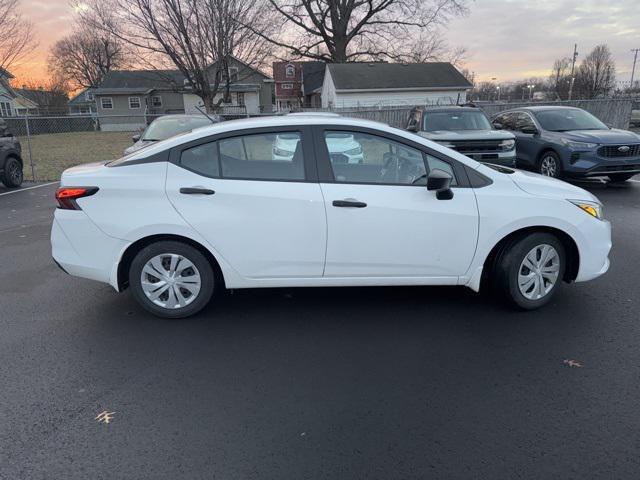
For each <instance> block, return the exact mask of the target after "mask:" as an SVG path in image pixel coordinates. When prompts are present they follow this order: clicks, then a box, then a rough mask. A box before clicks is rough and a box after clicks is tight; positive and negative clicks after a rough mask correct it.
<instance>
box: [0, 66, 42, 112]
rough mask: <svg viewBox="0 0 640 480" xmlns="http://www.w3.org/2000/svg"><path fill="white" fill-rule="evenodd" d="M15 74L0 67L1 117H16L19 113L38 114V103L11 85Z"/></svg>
mask: <svg viewBox="0 0 640 480" xmlns="http://www.w3.org/2000/svg"><path fill="white" fill-rule="evenodd" d="M12 79H13V75H12V74H11V73H10V72H9V71H7V70H5V69H4V68H0V117H15V116H18V115H26V114H30V115H37V114H38V105H37V104H36V103H35V102H33V101H32V100H30V99H28V98H26V97H23V96H22V95H20V93H18V91H17V90H16V89H14V88H13V87H12V86H11V80H12Z"/></svg>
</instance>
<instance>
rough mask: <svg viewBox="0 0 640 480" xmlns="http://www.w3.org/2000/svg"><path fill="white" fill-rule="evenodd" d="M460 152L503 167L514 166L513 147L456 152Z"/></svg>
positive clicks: (514, 154) (514, 152)
mask: <svg viewBox="0 0 640 480" xmlns="http://www.w3.org/2000/svg"><path fill="white" fill-rule="evenodd" d="M458 153H462V155H465V156H467V157H469V158H472V159H474V160H475V161H477V162H483V163H493V164H495V165H502V166H504V167H515V166H516V151H515V149H513V150H509V151H506V152H503V151H499V152H486V151H484V152H458Z"/></svg>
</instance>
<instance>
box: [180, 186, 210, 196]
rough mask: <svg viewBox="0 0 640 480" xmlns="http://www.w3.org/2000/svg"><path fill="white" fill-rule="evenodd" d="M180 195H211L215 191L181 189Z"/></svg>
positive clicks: (198, 188)
mask: <svg viewBox="0 0 640 480" xmlns="http://www.w3.org/2000/svg"><path fill="white" fill-rule="evenodd" d="M180 193H184V194H185V195H196V194H200V195H213V194H214V193H216V192H215V190H209V189H208V188H202V187H182V188H181V189H180Z"/></svg>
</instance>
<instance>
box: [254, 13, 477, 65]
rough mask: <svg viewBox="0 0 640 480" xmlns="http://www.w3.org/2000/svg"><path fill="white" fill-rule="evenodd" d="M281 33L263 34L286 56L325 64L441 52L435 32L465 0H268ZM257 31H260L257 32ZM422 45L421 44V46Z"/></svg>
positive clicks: (439, 54)
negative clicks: (287, 52) (417, 52)
mask: <svg viewBox="0 0 640 480" xmlns="http://www.w3.org/2000/svg"><path fill="white" fill-rule="evenodd" d="M268 1H269V3H270V4H271V6H272V7H273V9H274V10H275V11H276V12H278V14H279V15H280V18H281V21H282V24H283V27H284V28H282V34H281V35H278V36H276V37H269V38H267V39H268V40H269V41H271V42H272V43H274V44H275V45H277V46H279V47H283V48H285V49H286V50H288V51H289V52H290V53H291V54H293V55H294V56H298V57H306V58H311V59H314V60H322V61H326V62H335V63H344V62H352V61H359V60H389V59H390V60H415V56H416V51H418V50H419V49H422V52H421V53H419V55H418V56H419V57H421V59H430V60H431V59H433V57H434V56H436V55H434V54H435V53H438V55H437V56H441V54H442V49H443V47H444V45H443V43H442V41H439V40H438V38H437V35H438V33H439V27H441V26H442V25H444V24H445V23H446V22H447V21H448V20H449V19H450V18H451V17H453V16H456V15H460V14H462V13H464V12H465V11H466V2H467V0H268ZM258 33H260V32H258ZM425 47H426V48H425Z"/></svg>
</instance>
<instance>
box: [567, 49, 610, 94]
mask: <svg viewBox="0 0 640 480" xmlns="http://www.w3.org/2000/svg"><path fill="white" fill-rule="evenodd" d="M615 78H616V64H615V61H614V60H613V55H612V54H611V50H609V47H608V46H607V45H606V44H601V45H597V46H596V47H595V48H594V49H593V50H591V52H590V53H589V55H587V56H586V57H585V58H584V60H582V63H581V64H580V67H579V68H578V74H577V76H576V82H575V83H576V87H577V90H578V92H579V94H580V95H582V96H583V97H584V98H596V97H602V96H606V95H608V94H610V93H611V92H612V91H613V89H614V88H615Z"/></svg>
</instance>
